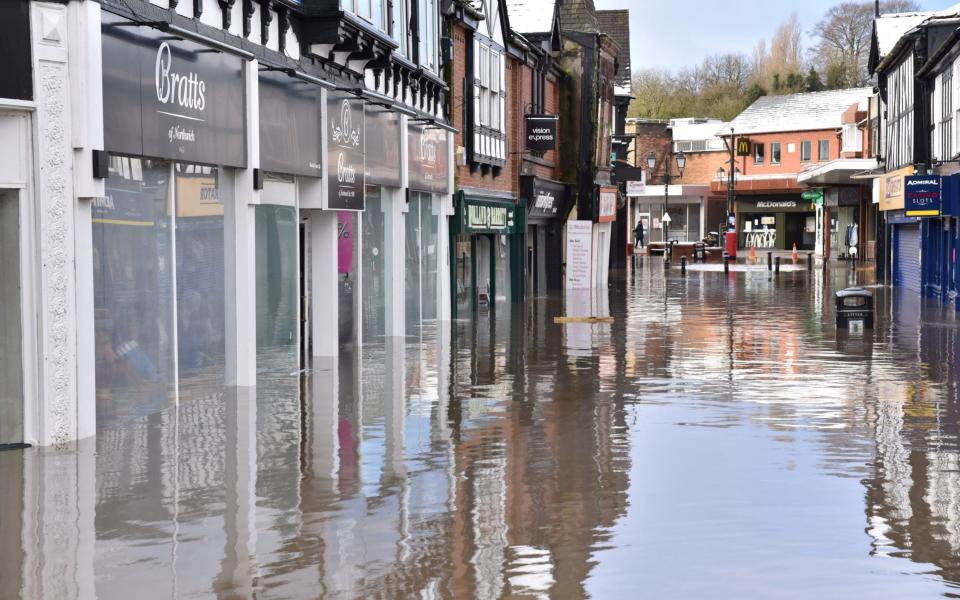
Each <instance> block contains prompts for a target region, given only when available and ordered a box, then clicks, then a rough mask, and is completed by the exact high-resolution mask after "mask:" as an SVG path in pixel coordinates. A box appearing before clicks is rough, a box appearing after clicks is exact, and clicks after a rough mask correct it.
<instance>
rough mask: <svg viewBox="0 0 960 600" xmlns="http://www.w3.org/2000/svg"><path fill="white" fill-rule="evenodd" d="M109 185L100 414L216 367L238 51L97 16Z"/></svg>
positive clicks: (95, 212)
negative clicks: (217, 48) (229, 51)
mask: <svg viewBox="0 0 960 600" xmlns="http://www.w3.org/2000/svg"><path fill="white" fill-rule="evenodd" d="M102 28H103V38H102V49H103V54H102V56H103V96H104V98H105V99H108V101H107V102H105V103H104V105H105V107H107V108H106V110H109V114H105V115H104V144H105V148H106V150H107V151H108V152H109V153H110V159H109V165H108V171H107V178H106V182H105V189H106V193H105V196H104V197H103V198H99V199H95V200H94V203H93V206H92V222H93V227H92V245H93V293H94V329H95V347H96V351H95V354H96V356H95V364H96V391H97V424H98V426H104V425H109V424H110V423H114V422H119V421H128V420H132V419H136V418H139V417H142V416H145V415H147V414H150V413H153V412H156V411H159V410H162V409H164V408H166V407H169V406H171V405H172V404H173V403H174V402H175V399H177V398H179V399H180V401H183V399H184V398H185V397H196V396H198V395H202V394H204V393H205V392H204V391H203V390H205V389H207V388H209V387H211V386H212V387H219V386H222V385H223V384H224V381H225V378H226V362H227V360H226V359H227V357H226V338H227V327H226V321H225V313H226V311H227V309H228V305H227V302H226V296H227V281H226V277H225V273H226V264H227V260H228V257H227V256H226V253H225V247H226V239H225V231H226V221H227V219H228V218H231V219H232V218H234V215H233V212H234V210H235V209H234V201H233V200H234V190H235V181H234V179H235V177H234V173H235V169H240V168H244V167H246V164H247V154H246V119H245V113H244V110H245V85H244V78H245V71H246V68H247V64H246V61H245V60H244V59H242V58H239V57H237V56H233V55H230V54H226V53H222V52H216V51H212V50H211V49H209V48H206V47H203V46H201V45H199V44H195V43H193V42H189V41H184V40H179V39H176V38H171V37H170V36H166V35H164V34H163V33H161V32H160V31H157V30H154V29H151V28H149V27H145V26H140V25H136V24H134V23H132V22H130V21H127V20H125V19H122V18H120V17H116V16H113V15H110V14H108V13H104V15H103V24H102Z"/></svg>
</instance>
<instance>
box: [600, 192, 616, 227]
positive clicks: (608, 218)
mask: <svg viewBox="0 0 960 600" xmlns="http://www.w3.org/2000/svg"><path fill="white" fill-rule="evenodd" d="M616 220H617V188H606V187H602V188H600V202H599V214H598V217H597V221H598V222H600V223H612V222H613V221H616Z"/></svg>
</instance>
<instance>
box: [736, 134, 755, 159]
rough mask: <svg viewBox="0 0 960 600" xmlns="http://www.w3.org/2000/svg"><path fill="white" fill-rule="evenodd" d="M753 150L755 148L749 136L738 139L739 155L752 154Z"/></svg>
mask: <svg viewBox="0 0 960 600" xmlns="http://www.w3.org/2000/svg"><path fill="white" fill-rule="evenodd" d="M751 150H753V144H751V143H750V139H749V138H739V139H738V140H737V156H750V152H751Z"/></svg>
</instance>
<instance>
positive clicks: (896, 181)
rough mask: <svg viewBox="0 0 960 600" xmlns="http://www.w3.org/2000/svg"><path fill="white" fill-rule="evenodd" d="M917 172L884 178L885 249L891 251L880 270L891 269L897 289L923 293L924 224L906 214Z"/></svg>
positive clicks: (906, 170)
mask: <svg viewBox="0 0 960 600" xmlns="http://www.w3.org/2000/svg"><path fill="white" fill-rule="evenodd" d="M914 172H915V169H914V168H913V167H912V166H910V167H906V168H903V169H900V170H897V171H891V172H890V173H885V174H884V175H882V176H881V177H880V198H879V206H880V211H881V212H882V213H883V217H884V218H883V222H884V223H885V227H884V231H883V234H884V238H885V239H884V241H885V243H884V244H883V246H884V247H885V248H888V249H889V250H888V251H887V252H888V254H886V255H885V256H883V257H882V259H883V262H882V264H878V266H877V267H878V269H880V268H881V267H883V268H884V269H886V268H887V266H889V275H890V281H892V283H893V285H894V286H898V287H903V288H906V289H909V290H912V291H915V292H918V293H919V292H920V288H921V286H922V283H921V282H922V276H921V271H920V222H919V220H918V219H917V218H916V217H908V216H907V215H906V213H905V211H904V200H905V195H904V182H905V180H906V178H907V177H909V176H911V175H913V174H914ZM879 259H880V257H878V262H879Z"/></svg>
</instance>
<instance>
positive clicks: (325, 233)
mask: <svg viewBox="0 0 960 600" xmlns="http://www.w3.org/2000/svg"><path fill="white" fill-rule="evenodd" d="M310 248H311V261H310V268H311V272H310V279H311V286H312V288H313V289H312V290H311V293H310V306H311V313H312V318H311V322H310V328H311V336H312V338H313V359H314V366H315V367H316V368H322V367H327V366H330V365H333V364H335V362H336V358H337V356H338V354H339V346H340V336H339V323H340V321H339V309H338V306H337V301H338V293H337V291H338V287H337V213H336V211H329V210H312V211H311V215H310Z"/></svg>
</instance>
